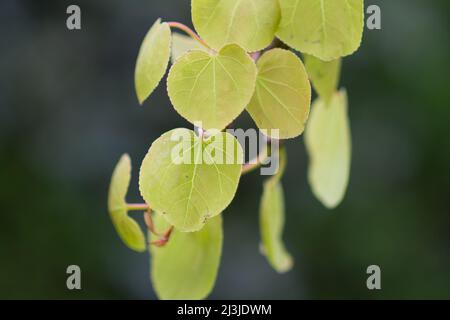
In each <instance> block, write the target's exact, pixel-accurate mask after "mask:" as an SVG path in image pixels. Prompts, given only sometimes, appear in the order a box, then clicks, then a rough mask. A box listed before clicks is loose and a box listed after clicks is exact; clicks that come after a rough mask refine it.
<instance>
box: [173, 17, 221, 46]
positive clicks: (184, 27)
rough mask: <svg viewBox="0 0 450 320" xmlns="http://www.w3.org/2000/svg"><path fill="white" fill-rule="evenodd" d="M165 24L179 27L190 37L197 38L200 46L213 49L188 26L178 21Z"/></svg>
mask: <svg viewBox="0 0 450 320" xmlns="http://www.w3.org/2000/svg"><path fill="white" fill-rule="evenodd" d="M167 24H168V25H169V27H171V28H177V29H180V30H182V31H184V32H186V33H187V34H188V35H189V36H190V37H191V38H192V39H194V40H197V42H199V43H200V44H201V45H202V46H204V47H205V48H207V49H208V50H211V51H215V50H214V49H212V48H211V47H210V46H208V44H207V43H206V42H205V41H204V40H203V39H202V38H200V37H199V36H198V34H196V33H195V32H194V31H193V30H192V29H191V28H189V27H188V26H186V25H184V24H182V23H179V22H173V21H172V22H167Z"/></svg>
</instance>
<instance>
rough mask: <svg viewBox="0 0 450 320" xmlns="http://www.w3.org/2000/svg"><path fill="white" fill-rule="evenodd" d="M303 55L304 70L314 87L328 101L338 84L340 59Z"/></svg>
mask: <svg viewBox="0 0 450 320" xmlns="http://www.w3.org/2000/svg"><path fill="white" fill-rule="evenodd" d="M304 56H305V67H306V71H307V72H308V74H309V77H310V78H311V82H312V84H313V87H314V89H315V90H316V92H317V93H318V94H319V96H320V97H321V98H322V99H323V100H325V102H327V103H328V102H329V101H330V99H331V97H332V96H333V94H334V92H335V91H336V90H337V88H338V86H339V77H340V74H341V64H342V59H336V60H333V61H329V62H327V61H322V60H320V59H317V58H316V57H313V56H311V55H304Z"/></svg>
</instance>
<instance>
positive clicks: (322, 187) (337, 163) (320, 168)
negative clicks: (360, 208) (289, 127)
mask: <svg viewBox="0 0 450 320" xmlns="http://www.w3.org/2000/svg"><path fill="white" fill-rule="evenodd" d="M305 143H306V149H307V151H308V154H309V168H308V180H309V184H310V186H311V188H312V191H313V193H314V195H315V196H316V197H317V198H318V199H319V200H320V201H321V202H322V203H323V204H324V205H325V206H326V207H327V208H329V209H332V208H334V207H336V206H337V205H339V203H340V202H341V201H342V199H343V197H344V195H345V192H346V190H347V185H348V180H349V176H350V162H351V136H350V125H349V119H348V115H347V93H346V92H345V90H341V91H340V92H336V93H335V94H334V95H333V97H332V99H331V100H330V102H329V103H328V104H326V103H325V102H324V100H322V99H318V100H317V101H316V102H315V103H314V104H313V107H312V111H311V117H310V120H309V122H308V125H307V127H306V133H305Z"/></svg>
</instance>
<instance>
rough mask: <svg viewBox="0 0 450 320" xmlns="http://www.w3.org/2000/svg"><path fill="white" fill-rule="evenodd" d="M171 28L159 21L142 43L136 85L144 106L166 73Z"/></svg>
mask: <svg viewBox="0 0 450 320" xmlns="http://www.w3.org/2000/svg"><path fill="white" fill-rule="evenodd" d="M170 39H171V37H170V27H169V25H168V24H167V23H161V19H158V20H157V21H156V22H155V23H154V24H153V26H152V27H151V28H150V30H149V31H148V33H147V35H146V36H145V38H144V41H143V42H142V45H141V49H140V50H139V55H138V58H137V61H136V69H135V72H134V84H135V88H136V94H137V97H138V100H139V103H140V104H142V103H143V102H144V101H145V100H146V99H147V98H148V97H149V96H150V94H151V93H152V92H153V90H155V88H156V87H157V86H158V84H159V82H160V81H161V79H162V77H163V76H164V74H165V73H166V69H167V66H168V64H169V59H170V44H171V40H170Z"/></svg>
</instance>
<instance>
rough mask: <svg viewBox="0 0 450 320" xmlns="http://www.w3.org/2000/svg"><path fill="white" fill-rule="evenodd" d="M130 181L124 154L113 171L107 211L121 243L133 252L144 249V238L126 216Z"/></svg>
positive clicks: (135, 224)
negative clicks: (126, 199) (126, 198)
mask: <svg viewBox="0 0 450 320" xmlns="http://www.w3.org/2000/svg"><path fill="white" fill-rule="evenodd" d="M130 179H131V160H130V157H129V156H128V155H127V154H124V155H123V156H122V157H121V158H120V160H119V162H118V163H117V165H116V168H115V169H114V172H113V175H112V178H111V184H110V187H109V196H108V211H109V214H110V217H111V220H112V222H113V224H114V227H115V229H116V231H117V233H118V234H119V236H120V238H121V239H122V241H123V242H124V243H125V244H126V245H127V246H128V247H129V248H130V249H133V250H135V251H139V252H142V251H144V250H145V248H146V243H145V236H144V233H143V232H142V230H141V228H140V227H139V225H138V224H137V223H136V221H134V220H133V219H132V218H130V217H129V216H128V214H127V203H126V201H125V197H126V195H127V192H128V187H129V185H130Z"/></svg>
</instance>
